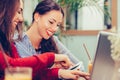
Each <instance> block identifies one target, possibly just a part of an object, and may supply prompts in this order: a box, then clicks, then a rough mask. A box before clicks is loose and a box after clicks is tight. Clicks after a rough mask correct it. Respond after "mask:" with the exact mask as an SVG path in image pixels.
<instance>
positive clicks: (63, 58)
mask: <svg viewBox="0 0 120 80" xmlns="http://www.w3.org/2000/svg"><path fill="white" fill-rule="evenodd" d="M54 62H55V63H56V62H57V63H60V64H61V66H62V67H63V68H64V69H68V68H69V67H70V66H72V65H73V63H72V62H71V61H70V59H69V58H68V56H67V55H65V54H55V60H54Z"/></svg>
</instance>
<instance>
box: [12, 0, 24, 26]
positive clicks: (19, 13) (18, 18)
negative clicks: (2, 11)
mask: <svg viewBox="0 0 120 80" xmlns="http://www.w3.org/2000/svg"><path fill="white" fill-rule="evenodd" d="M22 21H23V1H22V0H20V6H18V9H17V10H16V12H15V15H14V17H13V19H12V26H13V27H14V28H16V26H17V25H18V23H19V22H22Z"/></svg>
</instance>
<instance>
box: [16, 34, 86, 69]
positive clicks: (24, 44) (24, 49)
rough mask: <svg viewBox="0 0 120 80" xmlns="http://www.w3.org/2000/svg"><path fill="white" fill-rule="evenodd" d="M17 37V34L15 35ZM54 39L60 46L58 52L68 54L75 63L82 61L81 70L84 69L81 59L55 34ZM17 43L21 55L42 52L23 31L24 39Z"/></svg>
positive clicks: (25, 55)
mask: <svg viewBox="0 0 120 80" xmlns="http://www.w3.org/2000/svg"><path fill="white" fill-rule="evenodd" d="M15 37H16V35H15ZM53 38H54V41H55V43H56V45H57V47H58V53H61V54H66V55H68V57H69V58H70V60H71V61H72V62H73V63H74V64H77V63H78V62H80V63H81V64H82V66H81V68H80V69H81V70H84V67H83V63H82V62H81V61H79V60H78V59H77V58H76V57H75V56H74V55H73V54H72V53H71V52H70V51H69V50H68V49H67V48H66V47H65V46H64V45H63V44H62V43H61V42H60V41H59V39H58V38H57V36H53ZM15 45H16V48H17V51H18V53H19V55H20V57H27V56H32V55H36V54H41V50H40V49H39V50H38V51H37V52H36V50H35V48H34V47H33V46H32V43H31V41H30V39H29V38H28V36H27V35H26V34H25V33H23V35H22V40H21V41H15Z"/></svg>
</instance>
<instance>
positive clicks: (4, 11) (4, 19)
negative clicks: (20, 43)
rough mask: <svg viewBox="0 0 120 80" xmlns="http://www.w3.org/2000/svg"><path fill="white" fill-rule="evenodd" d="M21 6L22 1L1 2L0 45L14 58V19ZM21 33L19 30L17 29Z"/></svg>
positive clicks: (9, 0)
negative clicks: (12, 44) (12, 45)
mask: <svg viewBox="0 0 120 80" xmlns="http://www.w3.org/2000/svg"><path fill="white" fill-rule="evenodd" d="M19 5H20V0H0V43H1V45H2V47H3V49H4V51H5V53H7V54H8V55H10V56H12V55H11V53H12V50H11V43H12V38H13V35H14V31H15V30H14V27H13V26H12V19H13V17H14V15H15V13H16V11H17V9H18V7H19ZM17 30H18V32H19V30H20V29H19V28H17Z"/></svg>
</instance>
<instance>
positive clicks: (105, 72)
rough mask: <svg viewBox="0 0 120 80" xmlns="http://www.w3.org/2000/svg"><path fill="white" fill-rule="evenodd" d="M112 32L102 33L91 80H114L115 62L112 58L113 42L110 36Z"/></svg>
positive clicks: (99, 37)
mask: <svg viewBox="0 0 120 80" xmlns="http://www.w3.org/2000/svg"><path fill="white" fill-rule="evenodd" d="M110 35H113V34H112V33H110V32H100V33H99V36H98V44H97V49H96V54H95V57H94V62H93V69H92V72H91V79H90V80H112V75H113V70H114V61H113V59H112V58H111V48H110V47H111V42H110V40H108V36H110Z"/></svg>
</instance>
